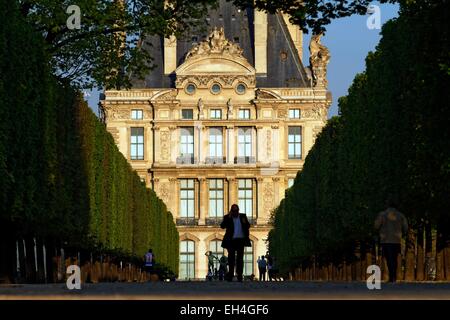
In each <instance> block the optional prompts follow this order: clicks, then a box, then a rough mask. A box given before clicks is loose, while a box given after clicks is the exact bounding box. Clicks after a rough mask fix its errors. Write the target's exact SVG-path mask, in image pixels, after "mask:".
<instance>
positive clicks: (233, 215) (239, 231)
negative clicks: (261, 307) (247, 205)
mask: <svg viewBox="0 0 450 320" xmlns="http://www.w3.org/2000/svg"><path fill="white" fill-rule="evenodd" d="M220 227H221V228H222V229H226V231H225V235H224V237H223V240H222V248H225V249H227V251H228V267H229V269H228V273H227V275H226V277H225V278H226V280H227V281H233V277H234V268H235V266H236V275H237V280H238V281H239V282H242V280H243V277H242V274H243V271H244V247H251V242H250V238H249V235H250V223H249V222H248V219H247V216H246V215H245V213H239V206H238V205H237V204H233V205H232V206H231V209H230V212H229V213H228V214H226V215H225V216H224V217H223V220H222V223H221V224H220Z"/></svg>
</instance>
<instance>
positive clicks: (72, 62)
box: [13, 0, 216, 88]
mask: <svg viewBox="0 0 450 320" xmlns="http://www.w3.org/2000/svg"><path fill="white" fill-rule="evenodd" d="M13 1H14V2H16V3H18V5H19V6H20V12H21V14H22V16H23V17H24V18H25V19H26V21H27V22H28V23H29V25H30V26H33V28H34V29H35V30H36V31H37V32H38V33H40V34H41V35H42V38H43V39H44V40H45V49H46V51H47V52H48V54H49V55H50V57H51V61H52V64H51V65H52V70H53V72H54V73H55V74H57V75H58V76H59V77H60V78H62V79H66V80H68V81H70V82H71V84H72V85H76V86H79V87H86V88H88V87H92V86H98V87H106V88H124V87H129V86H130V82H129V76H128V75H129V73H133V74H134V75H136V76H139V75H140V76H143V75H145V74H147V73H148V72H149V70H150V69H151V68H152V66H153V64H152V57H151V56H149V54H148V52H147V51H146V50H140V48H141V46H143V45H152V44H151V43H148V44H147V43H143V39H144V38H145V36H149V35H159V36H162V37H169V36H170V35H172V34H173V35H177V36H179V35H180V34H182V33H183V32H186V30H189V29H191V30H192V29H193V28H199V27H204V25H205V19H200V18H201V17H204V16H205V13H206V10H207V7H208V6H211V5H214V4H215V2H216V0H165V1H162V0H114V1H98V0H77V1H72V0H13ZM71 5H77V6H78V7H79V8H80V16H81V19H80V22H81V25H80V29H69V28H68V26H67V20H68V19H69V18H70V17H71V15H72V14H73V12H72V11H69V13H67V12H66V11H67V9H68V8H69V6H71ZM69 20H70V21H71V19H69ZM35 36H37V35H36V34H35Z"/></svg>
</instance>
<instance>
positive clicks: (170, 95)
mask: <svg viewBox="0 0 450 320" xmlns="http://www.w3.org/2000/svg"><path fill="white" fill-rule="evenodd" d="M176 98H177V91H176V90H170V91H164V92H161V93H160V94H156V95H155V97H154V99H155V100H175V99H176Z"/></svg>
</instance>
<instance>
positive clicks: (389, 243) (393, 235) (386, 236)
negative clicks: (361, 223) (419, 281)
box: [375, 199, 408, 283]
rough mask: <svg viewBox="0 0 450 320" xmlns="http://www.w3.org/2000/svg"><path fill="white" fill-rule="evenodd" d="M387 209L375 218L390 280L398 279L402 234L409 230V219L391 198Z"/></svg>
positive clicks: (387, 202) (392, 281)
mask: <svg viewBox="0 0 450 320" xmlns="http://www.w3.org/2000/svg"><path fill="white" fill-rule="evenodd" d="M386 206H387V209H386V210H384V211H381V212H380V213H379V214H378V216H377V218H376V220H375V229H376V230H378V231H379V234H380V243H381V249H382V253H383V256H384V257H385V258H386V263H387V267H388V271H389V282H391V283H395V282H396V281H397V259H398V255H399V253H400V252H401V241H402V235H405V234H406V233H407V231H408V220H407V219H406V217H405V216H404V215H403V214H402V213H401V212H400V211H398V210H397V209H395V207H396V205H395V203H394V202H393V201H392V200H391V199H390V200H388V201H386Z"/></svg>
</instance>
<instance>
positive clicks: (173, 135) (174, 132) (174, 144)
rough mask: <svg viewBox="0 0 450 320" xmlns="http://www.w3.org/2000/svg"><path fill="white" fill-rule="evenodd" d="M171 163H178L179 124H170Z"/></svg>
mask: <svg viewBox="0 0 450 320" xmlns="http://www.w3.org/2000/svg"><path fill="white" fill-rule="evenodd" d="M169 129H170V163H171V164H175V163H177V156H178V154H179V151H178V150H179V148H180V142H179V141H180V139H179V137H178V135H179V131H178V128H177V126H170V127H169Z"/></svg>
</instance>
